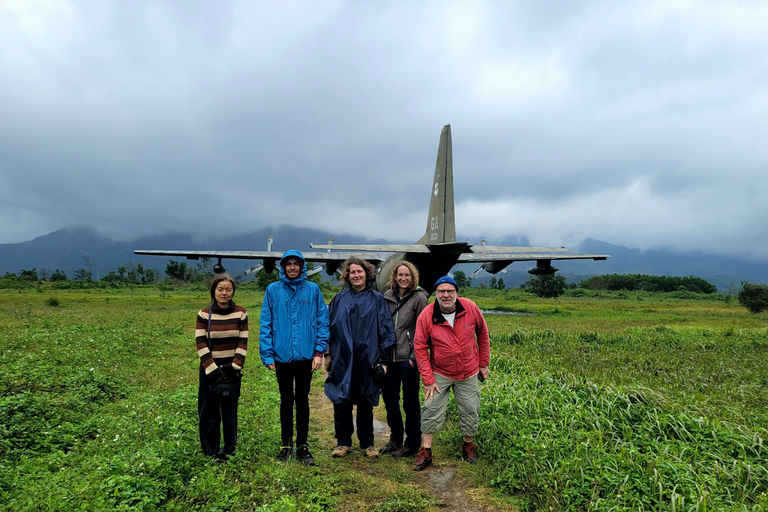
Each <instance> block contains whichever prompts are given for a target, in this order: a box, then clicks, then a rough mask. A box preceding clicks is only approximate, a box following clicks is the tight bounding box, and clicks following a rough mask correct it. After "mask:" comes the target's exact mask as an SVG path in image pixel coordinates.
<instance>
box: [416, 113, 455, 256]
mask: <svg viewBox="0 0 768 512" xmlns="http://www.w3.org/2000/svg"><path fill="white" fill-rule="evenodd" d="M455 241H456V217H455V215H454V211H453V149H452V143H451V125H449V124H447V125H445V126H444V127H443V131H442V132H441V133H440V145H439V146H438V148H437V163H436V164H435V178H434V182H433V183H432V194H431V201H430V203H429V218H428V219H427V230H426V232H425V233H424V237H423V238H422V239H421V240H420V241H419V243H422V244H425V245H430V244H441V243H448V242H455Z"/></svg>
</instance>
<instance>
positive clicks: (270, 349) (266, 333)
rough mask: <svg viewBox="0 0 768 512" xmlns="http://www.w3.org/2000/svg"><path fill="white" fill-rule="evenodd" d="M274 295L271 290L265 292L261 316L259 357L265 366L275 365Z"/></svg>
mask: <svg viewBox="0 0 768 512" xmlns="http://www.w3.org/2000/svg"><path fill="white" fill-rule="evenodd" d="M271 299H272V294H271V293H269V288H267V290H266V291H265V292H264V302H263V303H262V304H261V316H260V317H259V355H260V356H261V362H262V363H264V366H266V365H268V364H274V362H275V346H274V344H273V343H274V341H273V336H272V308H270V303H271V302H272V300H271Z"/></svg>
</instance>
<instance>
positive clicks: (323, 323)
mask: <svg viewBox="0 0 768 512" xmlns="http://www.w3.org/2000/svg"><path fill="white" fill-rule="evenodd" d="M316 295H317V301H316V303H315V318H316V322H317V325H316V326H315V329H316V331H317V340H316V341H315V355H317V354H323V353H325V351H326V350H328V338H329V337H330V335H331V334H330V328H329V321H328V318H329V317H328V306H326V305H325V301H324V300H323V293H322V292H321V291H320V288H319V287H318V288H317V294H316Z"/></svg>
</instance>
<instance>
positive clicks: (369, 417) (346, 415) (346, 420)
mask: <svg viewBox="0 0 768 512" xmlns="http://www.w3.org/2000/svg"><path fill="white" fill-rule="evenodd" d="M360 402H361V403H359V404H357V438H358V439H359V440H360V448H368V447H369V446H373V405H372V404H371V403H370V402H369V401H368V400H366V399H365V398H361V399H360ZM353 407H354V406H353V405H352V403H351V402H349V403H344V404H333V423H334V427H335V428H336V442H337V443H338V444H339V445H340V446H352V434H353V433H354V432H355V425H354V423H353V421H352V409H353Z"/></svg>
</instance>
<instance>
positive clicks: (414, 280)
mask: <svg viewBox="0 0 768 512" xmlns="http://www.w3.org/2000/svg"><path fill="white" fill-rule="evenodd" d="M400 267H408V270H410V271H411V285H410V286H409V287H408V291H411V290H415V289H416V288H418V287H419V271H418V269H417V268H416V265H414V264H413V263H411V262H410V261H405V260H403V261H401V262H400V263H398V264H397V266H396V267H395V268H393V269H392V273H391V274H389V281H387V286H389V287H390V288H392V289H393V290H394V291H397V289H398V288H399V287H400V285H398V284H397V269H399V268H400Z"/></svg>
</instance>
